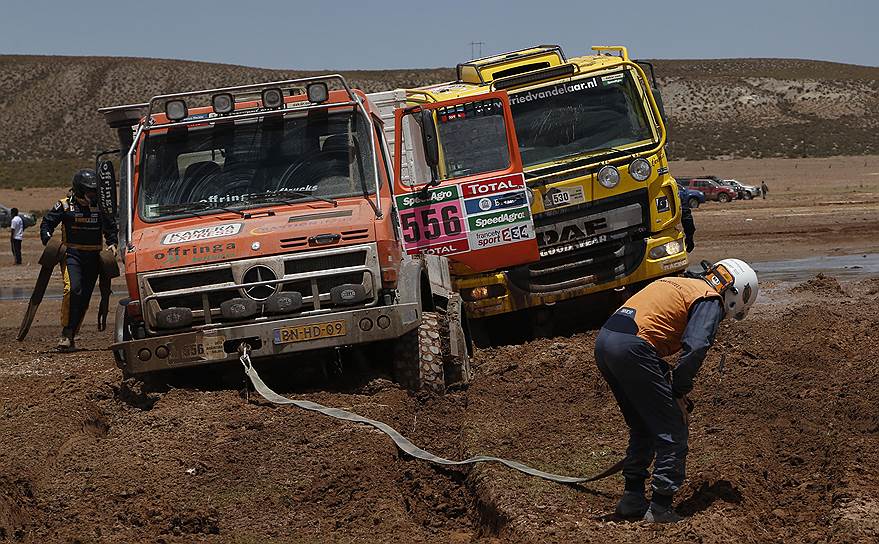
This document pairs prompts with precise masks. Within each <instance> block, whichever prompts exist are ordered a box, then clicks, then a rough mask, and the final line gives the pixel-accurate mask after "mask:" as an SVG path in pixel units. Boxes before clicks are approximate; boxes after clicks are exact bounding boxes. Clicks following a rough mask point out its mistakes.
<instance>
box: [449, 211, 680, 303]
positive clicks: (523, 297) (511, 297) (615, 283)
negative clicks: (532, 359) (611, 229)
mask: <svg viewBox="0 0 879 544" xmlns="http://www.w3.org/2000/svg"><path fill="white" fill-rule="evenodd" d="M674 240H678V241H680V242H681V247H684V243H683V241H684V235H683V233H681V232H680V231H678V230H677V229H675V228H671V229H667V230H664V231H662V232H660V233H657V234H655V235H653V236H651V237H648V238H646V239H645V241H646V248H645V250H644V254H643V255H644V256H643V258H642V259H641V262H640V263H639V264H638V266H637V267H635V268H634V269H633V270H632V272H631V273H630V274H627V275H625V276H622V277H618V278H614V279H611V280H609V281H603V282H599V283H595V282H591V281H589V280H588V279H587V280H584V281H583V283H582V284H580V285H576V286H571V287H566V288H564V289H559V290H555V291H549V292H542V293H533V292H528V291H525V290H523V289H520V288H518V287H517V286H516V285H515V283H514V282H513V281H511V280H510V278H509V275H508V274H509V273H508V272H497V273H491V274H479V275H473V276H466V277H461V278H458V279H457V280H456V282H455V288H456V290H457V291H459V292H461V294H462V297H463V298H464V301H465V302H464V308H465V310H466V311H467V316H468V317H471V318H481V317H490V316H494V315H500V314H505V313H509V312H514V311H517V310H525V309H528V308H534V307H538V306H542V305H546V304H554V303H556V302H561V301H563V300H569V299H572V298H576V297H582V296H585V295H591V294H594V293H598V292H601V291H607V290H610V289H616V288H618V287H623V286H626V285H632V284H636V283H639V282H643V281H648V280H651V279H655V278H660V277H662V276H668V275H671V274H675V273H678V272H682V271H683V270H686V268H687V265H688V260H687V253H686V251H681V252H679V253H676V254H673V255H668V256H666V257H662V258H659V259H651V258H650V257H649V255H650V250H651V249H653V248H654V247H657V246H661V245H663V244H666V243H668V242H671V241H674ZM491 286H500V288H498V287H494V288H493V289H490V291H493V290H498V291H502V292H503V293H504V294H503V295H500V296H495V297H487V298H483V299H481V300H470V299H468V297H467V293H468V292H469V289H472V288H476V287H491Z"/></svg>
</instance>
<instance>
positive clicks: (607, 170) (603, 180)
mask: <svg viewBox="0 0 879 544" xmlns="http://www.w3.org/2000/svg"><path fill="white" fill-rule="evenodd" d="M598 183H600V184H602V185H603V186H605V187H607V188H608V189H613V188H614V187H616V186H617V185H619V183H620V171H619V170H617V169H616V167H615V166H602V167H601V170H599V171H598Z"/></svg>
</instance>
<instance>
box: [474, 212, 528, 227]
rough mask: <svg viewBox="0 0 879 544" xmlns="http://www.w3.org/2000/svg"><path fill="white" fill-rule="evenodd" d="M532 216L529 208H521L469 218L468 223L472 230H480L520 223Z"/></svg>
mask: <svg viewBox="0 0 879 544" xmlns="http://www.w3.org/2000/svg"><path fill="white" fill-rule="evenodd" d="M530 216H531V214H530V213H529V210H528V208H519V209H516V210H510V211H501V212H495V213H488V214H485V215H478V216H476V217H469V218H467V221H468V222H469V223H470V230H479V229H485V228H489V227H495V226H497V225H503V224H507V223H518V222H520V221H525V220H527V219H529V218H530Z"/></svg>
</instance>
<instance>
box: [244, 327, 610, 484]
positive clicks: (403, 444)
mask: <svg viewBox="0 0 879 544" xmlns="http://www.w3.org/2000/svg"><path fill="white" fill-rule="evenodd" d="M239 352H240V354H241V356H240V360H241V364H242V365H244V373H245V374H246V375H247V377H248V378H249V379H250V383H252V384H253V388H254V389H255V390H256V392H257V393H259V394H260V396H262V398H264V399H265V400H267V401H269V402H271V403H274V404H292V405H294V406H297V407H299V408H302V409H303V410H309V411H311V412H317V413H320V414H323V415H325V416H329V417H332V418H335V419H341V420H343V421H351V422H353V423H365V424H366V425H370V426H372V427H374V428H376V429H378V430H380V431H381V432H383V433H385V434H386V435H388V436H389V437H390V438H391V440H393V441H394V444H396V445H397V447H398V448H400V450H402V451H403V452H404V453H406V454H408V455H411V456H412V457H415V458H416V459H421V460H423V461H429V462H431V463H437V464H440V465H452V466H456V465H469V464H473V463H486V462H495V463H501V464H504V465H506V466H508V467H510V468H512V469H515V470H518V471H519V472H523V473H525V474H528V475H530V476H536V477H538V478H543V479H544V480H550V481H553V482H558V483H561V484H584V483H588V482H594V481H596V480H601V479H603V478H607V477H608V476H611V475H613V474H616V473H617V472H620V471H621V470H622V469H623V461H624V460H620V461H618V462H617V463H616V464H615V465H613V466H611V467H610V468H608V469H607V470H605V471H603V472H601V473H599V474H596V475H594V476H589V477H575V476H563V475H560V474H552V473H551V472H545V471H543V470H538V469H536V468H532V467H529V466H528V465H525V464H523V463H520V462H518V461H511V460H509V459H504V458H502V457H493V456H490V455H475V456H473V457H470V458H468V459H464V460H463V461H453V460H451V459H446V458H444V457H440V456H438V455H434V454H432V453H430V452H429V451H426V450H423V449H421V448H419V447H418V446H416V445H415V444H413V443H412V442H411V441H410V440H409V439H408V438H406V437H405V436H403V435H401V434H400V433H399V432H397V430H396V429H394V428H393V427H391V426H390V425H388V424H386V423H382V422H381V421H376V420H374V419H369V418H367V417H363V416H360V415H357V414H355V413H353V412H349V411H347V410H342V409H340V408H331V407H328V406H324V405H322V404H318V403H316V402H311V401H307V400H294V399H289V398H287V397H284V396H282V395H279V394H278V393H275V392H274V391H272V389H271V388H269V386H267V385H266V384H265V382H263V381H262V378H260V377H259V374H258V373H257V372H256V369H255V368H254V367H253V364H252V363H251V361H250V346H248V345H247V344H242V345H241V347H240V348H239Z"/></svg>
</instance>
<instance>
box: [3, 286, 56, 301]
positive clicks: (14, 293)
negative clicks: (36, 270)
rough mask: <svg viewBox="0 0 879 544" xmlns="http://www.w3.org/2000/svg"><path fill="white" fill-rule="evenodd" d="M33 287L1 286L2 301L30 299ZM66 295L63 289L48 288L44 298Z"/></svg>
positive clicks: (50, 298) (49, 298)
mask: <svg viewBox="0 0 879 544" xmlns="http://www.w3.org/2000/svg"><path fill="white" fill-rule="evenodd" d="M33 292H34V290H33V287H0V301H10V300H30V298H31V293H33ZM63 297H64V292H63V291H62V290H61V289H46V294H45V295H43V300H52V299H55V300H59V299H61V298H63Z"/></svg>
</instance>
